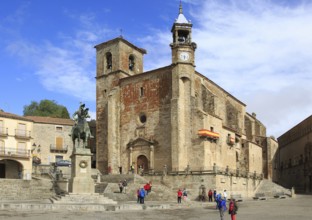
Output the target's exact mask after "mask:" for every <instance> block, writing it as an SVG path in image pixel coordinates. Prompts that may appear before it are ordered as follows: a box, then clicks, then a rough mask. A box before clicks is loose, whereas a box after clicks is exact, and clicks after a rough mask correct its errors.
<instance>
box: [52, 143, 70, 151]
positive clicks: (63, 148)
mask: <svg viewBox="0 0 312 220" xmlns="http://www.w3.org/2000/svg"><path fill="white" fill-rule="evenodd" d="M50 151H52V152H59V153H66V152H67V151H68V145H62V146H56V145H55V144H51V145H50Z"/></svg>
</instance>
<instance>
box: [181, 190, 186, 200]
mask: <svg viewBox="0 0 312 220" xmlns="http://www.w3.org/2000/svg"><path fill="white" fill-rule="evenodd" d="M182 195H183V200H184V201H186V200H187V191H186V189H185V188H184V189H183V192H182Z"/></svg>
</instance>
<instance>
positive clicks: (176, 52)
mask: <svg viewBox="0 0 312 220" xmlns="http://www.w3.org/2000/svg"><path fill="white" fill-rule="evenodd" d="M192 26H193V25H192V23H191V21H188V20H187V19H186V18H185V16H184V14H183V9H182V4H181V2H180V7H179V15H178V18H177V19H176V20H175V22H174V23H173V25H172V28H171V33H172V41H173V42H172V43H171V44H170V46H171V50H172V63H173V64H176V63H181V62H182V63H189V64H193V65H194V52H195V49H196V43H194V42H192Z"/></svg>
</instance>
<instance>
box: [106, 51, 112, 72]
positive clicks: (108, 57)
mask: <svg viewBox="0 0 312 220" xmlns="http://www.w3.org/2000/svg"><path fill="white" fill-rule="evenodd" d="M112 66H113V58H112V54H111V53H110V52H107V53H106V68H107V69H112Z"/></svg>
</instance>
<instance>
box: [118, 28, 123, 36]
mask: <svg viewBox="0 0 312 220" xmlns="http://www.w3.org/2000/svg"><path fill="white" fill-rule="evenodd" d="M119 31H120V38H123V36H122V28H120V29H119Z"/></svg>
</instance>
